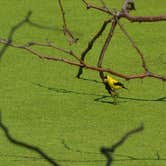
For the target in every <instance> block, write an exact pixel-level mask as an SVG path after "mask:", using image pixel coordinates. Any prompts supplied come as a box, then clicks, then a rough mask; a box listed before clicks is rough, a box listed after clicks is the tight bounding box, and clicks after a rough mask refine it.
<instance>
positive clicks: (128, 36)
mask: <svg viewBox="0 0 166 166" xmlns="http://www.w3.org/2000/svg"><path fill="white" fill-rule="evenodd" d="M118 25H119V27H120V29H121V30H122V32H123V33H124V34H125V36H126V37H127V38H128V39H129V41H130V42H131V44H132V46H133V47H134V48H135V49H136V51H137V52H138V54H139V55H140V58H141V61H142V67H143V68H144V70H145V71H146V72H148V71H149V70H148V68H147V65H146V62H145V59H144V54H143V53H142V52H141V50H140V49H139V48H138V47H137V45H136V43H135V42H134V40H133V39H132V37H131V36H130V35H129V33H128V32H127V31H126V30H125V28H124V26H123V25H122V24H121V23H120V22H119V21H118Z"/></svg>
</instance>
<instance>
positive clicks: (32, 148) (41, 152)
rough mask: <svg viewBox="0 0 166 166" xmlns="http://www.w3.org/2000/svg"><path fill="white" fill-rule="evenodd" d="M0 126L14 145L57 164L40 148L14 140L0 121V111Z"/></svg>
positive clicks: (54, 165)
mask: <svg viewBox="0 0 166 166" xmlns="http://www.w3.org/2000/svg"><path fill="white" fill-rule="evenodd" d="M0 128H1V129H2V130H3V132H4V134H5V136H6V138H7V139H8V141H9V142H10V143H12V144H14V145H17V146H20V147H23V148H26V149H28V150H31V151H34V152H35V153H37V154H39V155H40V156H41V157H43V158H44V159H45V160H46V161H47V162H48V163H50V164H51V165H53V166H59V164H58V163H56V161H55V160H54V159H53V158H51V157H50V156H48V155H47V154H46V153H44V152H43V151H42V150H41V149H40V148H38V147H36V146H33V145H30V144H27V143H25V142H21V141H18V140H16V139H15V138H13V136H12V135H11V134H10V132H9V129H8V128H7V127H6V126H5V125H4V123H3V122H2V117H1V113H0Z"/></svg>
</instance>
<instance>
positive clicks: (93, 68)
mask: <svg viewBox="0 0 166 166" xmlns="http://www.w3.org/2000/svg"><path fill="white" fill-rule="evenodd" d="M0 43H1V44H7V45H8V46H11V47H14V48H18V49H23V50H26V51H27V52H30V53H32V54H33V55H35V56H37V57H38V58H40V59H46V60H50V61H59V62H63V63H66V64H69V65H73V66H77V67H83V68H85V69H89V70H93V71H98V72H107V73H110V74H112V75H115V76H117V77H120V78H123V79H126V80H130V79H136V78H142V79H143V78H146V77H153V78H157V79H160V80H163V81H166V77H165V76H160V75H158V74H155V73H151V72H146V73H142V74H136V75H124V74H122V73H118V72H115V71H113V70H111V69H107V68H102V67H96V66H92V65H88V64H86V63H84V62H80V59H79V58H78V56H76V55H75V54H74V53H72V54H70V55H71V56H73V55H74V57H75V56H76V57H75V59H77V61H78V62H75V61H72V60H68V59H65V58H59V57H55V56H49V55H44V54H41V53H39V52H38V51H36V50H34V49H32V48H31V47H29V46H27V44H23V45H17V44H15V43H13V42H11V43H9V42H8V41H7V40H4V39H0ZM29 43H30V42H29ZM69 53H70V52H69Z"/></svg>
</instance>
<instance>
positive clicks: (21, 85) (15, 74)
mask: <svg viewBox="0 0 166 166" xmlns="http://www.w3.org/2000/svg"><path fill="white" fill-rule="evenodd" d="M91 2H93V3H95V4H98V5H99V4H100V3H99V1H97V0H96V1H91ZM105 2H106V3H107V5H108V6H109V7H110V8H116V9H118V10H119V9H120V8H121V5H122V2H123V1H122V0H114V1H113V0H112V1H109V0H105ZM63 4H64V8H65V12H66V19H67V23H68V27H69V29H70V30H71V31H72V33H73V35H74V36H76V37H78V38H79V41H78V43H77V44H74V45H72V46H69V44H68V41H67V38H66V37H65V36H64V34H63V32H62V25H63V23H62V18H61V13H60V9H59V6H58V1H53V0H50V1H47V0H0V6H1V10H0V15H1V19H0V23H1V24H0V37H2V38H7V36H8V33H9V31H10V29H11V28H12V27H13V26H14V25H16V24H17V23H18V22H20V21H21V20H22V19H23V18H24V17H25V16H26V14H27V12H28V11H29V10H31V11H32V16H31V17H30V20H31V21H32V22H33V23H35V25H36V24H37V25H39V26H34V24H33V25H32V24H28V23H26V24H24V25H23V26H22V27H21V28H19V29H17V31H16V32H15V34H14V37H13V41H15V42H16V43H18V44H21V43H22V44H24V43H26V42H28V41H36V42H46V41H47V40H49V41H53V42H55V44H56V45H57V46H60V47H63V48H65V49H72V50H73V51H75V52H76V53H77V54H78V55H80V54H81V52H82V51H83V50H84V49H85V48H86V46H87V43H88V41H89V40H90V39H91V38H92V37H93V36H94V34H96V32H97V31H98V29H99V28H100V26H101V24H102V23H103V21H104V20H106V19H108V18H109V16H108V15H107V14H103V13H101V12H98V11H95V10H93V9H92V10H88V11H87V10H86V7H85V5H84V4H83V3H82V2H81V1H78V0H63ZM135 4H136V9H137V10H136V11H135V12H132V14H133V15H159V14H162V13H164V12H165V9H166V3H165V0H158V1H156V0H149V1H144V0H139V1H136V2H135ZM121 23H123V25H124V26H125V27H126V29H127V30H128V32H129V33H130V34H131V35H132V36H133V39H134V40H135V41H136V43H137V44H138V46H139V48H140V49H141V50H142V51H143V52H144V54H145V59H146V62H147V65H148V67H149V68H150V70H151V71H153V72H155V73H158V74H161V75H165V64H166V47H165V41H166V36H165V27H166V22H158V23H141V24H139V23H129V22H128V21H126V20H124V19H123V20H122V21H121ZM109 28H110V25H109V26H108V27H107V29H106V31H105V32H104V33H103V35H102V36H101V38H100V39H98V40H97V42H96V43H95V45H94V48H93V50H91V51H90V53H89V54H88V56H87V59H86V62H87V63H88V64H92V65H96V64H97V58H98V56H99V53H100V50H101V48H102V45H103V42H104V39H105V37H106V35H107V33H108V30H109ZM0 48H2V45H0ZM35 49H37V50H39V51H40V52H42V53H45V54H48V55H52V56H59V57H65V58H69V59H70V57H69V55H64V54H62V53H61V52H58V51H56V50H54V49H51V48H41V47H38V48H35ZM104 67H110V68H111V69H113V70H115V71H117V72H122V73H124V74H136V73H141V72H142V71H143V69H142V67H141V61H140V59H139V56H138V55H137V53H136V51H135V50H134V49H133V48H132V46H131V44H130V43H129V42H128V40H127V39H126V38H125V36H124V35H123V34H122V32H121V31H120V29H119V28H118V27H117V29H116V31H115V34H114V36H113V39H112V41H111V44H110V47H109V49H108V50H107V53H106V56H105V59H104ZM77 70H78V68H77V67H74V66H70V65H67V64H64V63H59V62H54V61H47V60H40V59H38V58H37V57H35V56H33V55H31V54H30V53H27V52H25V51H24V50H20V49H16V48H8V49H7V51H6V52H5V54H4V55H3V57H2V58H1V60H0V76H1V80H0V87H1V88H0V110H1V112H2V120H3V122H4V123H5V124H6V125H7V126H8V127H9V129H10V132H11V134H12V135H13V136H14V138H16V139H18V140H20V141H24V142H27V143H29V144H32V145H36V146H38V147H40V148H41V149H42V150H43V151H44V152H46V153H47V154H48V155H50V156H51V157H53V158H55V159H56V160H57V161H59V163H60V165H62V166H63V165H65V166H71V165H78V166H97V165H100V166H102V165H103V166H104V165H105V157H104V156H102V155H101V154H100V150H99V149H100V147H102V146H111V145H112V144H113V143H115V142H116V141H117V140H118V139H119V138H121V136H122V135H123V134H125V133H126V132H127V131H129V130H131V129H133V128H135V127H138V126H139V125H140V124H141V123H143V124H144V126H145V130H144V131H143V132H141V133H138V134H136V135H133V136H132V137H130V138H129V139H128V140H127V141H126V142H125V144H124V145H123V146H121V147H120V148H118V149H117V151H116V152H115V155H114V159H115V161H114V163H113V165H115V166H133V165H134V166H165V165H166V144H165V140H166V104H165V98H166V96H165V95H166V88H165V85H164V84H165V83H164V82H162V81H161V80H157V79H154V78H146V79H144V80H140V79H135V80H130V81H125V80H122V79H119V78H118V79H119V80H120V81H122V82H123V83H124V84H125V86H126V87H127V88H128V89H129V90H128V91H125V90H121V91H120V92H119V94H120V98H119V104H118V105H113V104H112V99H111V98H110V97H108V98H106V99H99V98H101V97H102V96H103V95H108V96H109V94H108V93H107V92H106V90H105V89H104V86H103V84H101V83H100V78H99V76H98V73H97V72H95V71H90V70H85V72H84V74H83V78H85V80H83V79H80V80H79V79H77V78H76V77H75V75H76V73H77ZM115 78H116V77H115ZM93 80H97V81H98V83H97V82H95V81H93ZM98 99H99V100H98ZM63 142H65V144H67V146H69V147H70V148H71V150H69V149H67V148H65V146H64V144H63ZM78 151H80V152H78ZM157 153H158V154H159V155H160V158H161V160H156V159H157V155H156V154H157ZM121 155H129V156H133V157H136V158H137V159H138V160H130V159H129V158H126V157H122V156H121ZM0 165H3V166H9V165H12V166H37V165H39V166H47V165H49V164H48V163H47V162H45V161H44V160H43V159H41V157H40V156H38V155H37V154H35V153H33V152H31V151H29V150H26V149H23V148H20V147H17V146H15V145H13V144H11V143H9V142H8V141H7V139H6V138H5V137H4V134H3V132H2V131H0Z"/></svg>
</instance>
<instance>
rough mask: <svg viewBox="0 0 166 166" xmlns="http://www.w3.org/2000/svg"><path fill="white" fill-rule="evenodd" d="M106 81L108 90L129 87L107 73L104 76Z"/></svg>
mask: <svg viewBox="0 0 166 166" xmlns="http://www.w3.org/2000/svg"><path fill="white" fill-rule="evenodd" d="M104 83H105V85H106V89H107V90H108V91H115V90H118V89H121V88H124V89H127V88H126V87H125V86H124V85H123V84H122V83H121V82H119V81H117V80H115V79H113V78H112V77H111V76H109V75H107V76H105V77H104Z"/></svg>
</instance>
